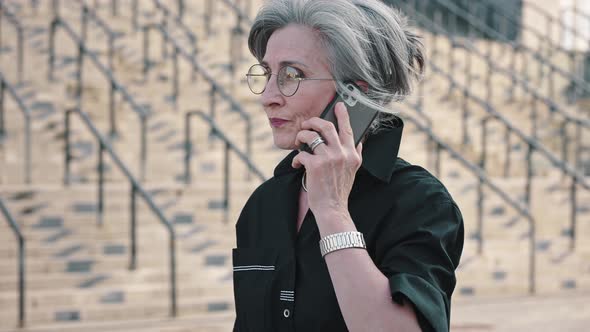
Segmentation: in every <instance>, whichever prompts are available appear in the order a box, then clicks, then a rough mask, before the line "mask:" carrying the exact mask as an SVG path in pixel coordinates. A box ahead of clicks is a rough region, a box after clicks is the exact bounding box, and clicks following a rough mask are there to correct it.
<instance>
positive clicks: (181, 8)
mask: <svg viewBox="0 0 590 332" xmlns="http://www.w3.org/2000/svg"><path fill="white" fill-rule="evenodd" d="M176 7H177V8H178V19H179V20H180V22H181V23H182V18H183V17H184V8H185V6H184V0H176Z"/></svg>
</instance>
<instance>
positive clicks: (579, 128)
mask: <svg viewBox="0 0 590 332" xmlns="http://www.w3.org/2000/svg"><path fill="white" fill-rule="evenodd" d="M575 140H576V143H575V146H576V150H575V151H576V152H575V153H574V169H576V170H580V171H582V160H581V158H582V125H581V124H580V123H579V122H577V123H576V138H575Z"/></svg>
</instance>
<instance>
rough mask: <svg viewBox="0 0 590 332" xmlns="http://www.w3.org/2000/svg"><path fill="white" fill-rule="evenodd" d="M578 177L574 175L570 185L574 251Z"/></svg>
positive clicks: (572, 249)
mask: <svg viewBox="0 0 590 332" xmlns="http://www.w3.org/2000/svg"><path fill="white" fill-rule="evenodd" d="M577 181H578V178H577V177H575V176H573V177H572V184H571V187H570V202H571V212H570V213H571V215H570V218H571V226H570V227H571V232H570V251H574V249H575V248H576V217H577V214H578V204H577V201H576V184H577Z"/></svg>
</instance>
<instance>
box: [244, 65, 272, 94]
mask: <svg viewBox="0 0 590 332" xmlns="http://www.w3.org/2000/svg"><path fill="white" fill-rule="evenodd" d="M246 76H247V78H248V87H250V90H251V91H252V92H253V93H255V94H261V93H263V92H264V89H265V88H266V83H267V82H268V76H269V75H268V72H267V70H266V68H264V67H263V66H261V65H254V66H252V67H250V70H248V75H246Z"/></svg>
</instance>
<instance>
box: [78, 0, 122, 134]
mask: <svg viewBox="0 0 590 332" xmlns="http://www.w3.org/2000/svg"><path fill="white" fill-rule="evenodd" d="M77 1H78V3H80V5H81V22H80V31H81V36H80V39H81V40H86V35H87V30H88V19H89V18H90V19H92V21H93V22H94V23H95V24H96V25H98V27H99V28H101V29H102V31H103V33H104V34H106V35H107V59H108V64H107V66H108V68H109V70H110V71H111V75H113V76H114V72H115V64H114V57H115V39H116V38H117V34H116V33H115V31H114V30H113V29H111V27H109V25H108V24H107V23H106V22H105V21H104V20H103V19H102V18H101V17H100V16H98V14H97V13H96V10H95V9H93V8H91V7H89V6H88V5H87V4H86V1H85V0H77ZM115 92H116V91H115V87H113V85H112V84H111V85H110V89H109V121H110V132H109V136H111V137H117V136H118V133H117V123H116V121H115V102H116V101H115ZM80 106H81V105H80V104H78V107H80Z"/></svg>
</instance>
